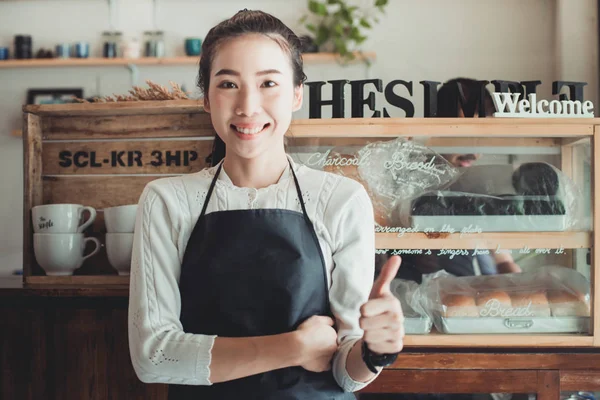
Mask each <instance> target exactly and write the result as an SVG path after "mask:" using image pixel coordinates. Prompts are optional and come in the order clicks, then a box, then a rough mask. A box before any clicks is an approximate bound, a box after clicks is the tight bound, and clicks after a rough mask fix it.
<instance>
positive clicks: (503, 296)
mask: <svg viewBox="0 0 600 400" xmlns="http://www.w3.org/2000/svg"><path fill="white" fill-rule="evenodd" d="M490 300H497V301H498V302H500V304H501V305H502V306H503V307H510V306H511V305H512V302H511V301H510V296H509V295H508V293H506V292H504V291H502V290H494V291H490V292H483V293H479V294H477V297H476V300H475V302H476V304H477V306H478V307H482V306H485V305H486V304H487V303H488V301H490Z"/></svg>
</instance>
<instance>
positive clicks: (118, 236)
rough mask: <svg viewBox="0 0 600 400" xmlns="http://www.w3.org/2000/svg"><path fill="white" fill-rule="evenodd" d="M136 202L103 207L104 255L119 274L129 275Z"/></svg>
mask: <svg viewBox="0 0 600 400" xmlns="http://www.w3.org/2000/svg"><path fill="white" fill-rule="evenodd" d="M136 213H137V204H130V205H126V206H118V207H109V208H105V209H104V224H105V225H106V255H107V256H108V262H109V263H110V265H112V267H113V268H114V269H116V270H117V272H118V273H119V275H129V271H130V270H131V252H132V250H133V231H134V229H135V217H136Z"/></svg>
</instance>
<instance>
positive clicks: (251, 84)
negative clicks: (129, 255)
mask: <svg viewBox="0 0 600 400" xmlns="http://www.w3.org/2000/svg"><path fill="white" fill-rule="evenodd" d="M301 106H302V86H299V87H295V86H294V79H293V71H292V66H291V63H290V56H289V55H288V53H287V52H285V51H284V50H283V49H282V48H281V47H280V46H279V44H277V42H275V40H273V39H271V38H269V37H267V36H265V35H259V34H247V35H244V36H241V37H238V38H234V39H230V40H227V41H225V42H224V43H222V44H221V45H219V48H218V49H217V51H216V53H215V57H214V59H213V62H212V66H211V72H210V84H209V88H208V96H207V97H205V99H204V108H205V110H206V111H207V112H209V113H210V114H211V119H212V123H213V126H214V128H215V130H216V131H217V134H218V135H219V136H220V137H221V139H223V141H224V142H225V144H226V146H227V157H228V158H230V157H231V158H239V159H246V160H248V159H255V158H257V157H274V156H280V155H281V154H280V153H278V152H284V146H283V137H284V135H285V133H286V132H287V130H288V128H289V126H290V123H291V120H292V112H293V111H297V110H298V109H299V108H300V107H301Z"/></svg>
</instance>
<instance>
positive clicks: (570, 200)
mask: <svg viewBox="0 0 600 400" xmlns="http://www.w3.org/2000/svg"><path fill="white" fill-rule="evenodd" d="M461 172H462V174H461V175H460V177H459V178H458V179H457V180H456V182H454V183H453V184H452V186H451V187H450V188H448V190H444V191H439V190H438V191H431V192H428V193H424V194H423V195H421V196H419V197H416V198H414V199H413V200H412V203H411V206H410V215H411V217H410V219H411V223H410V224H411V226H413V227H419V226H421V227H425V226H426V227H429V228H433V229H434V230H437V229H438V228H439V227H441V226H444V225H446V226H449V227H451V228H453V229H455V230H457V231H460V229H461V228H462V227H464V226H469V225H470V224H475V225H477V226H479V227H480V228H481V230H482V231H493V232H503V231H565V230H569V229H579V228H581V227H582V223H583V222H584V220H585V218H583V217H582V215H581V213H582V210H583V209H584V207H583V206H582V200H583V197H582V196H581V194H580V190H579V188H578V187H577V186H576V185H575V183H574V182H573V181H572V180H571V179H570V178H569V177H567V176H566V175H565V174H563V173H562V172H561V171H560V170H558V169H557V168H555V167H554V166H552V165H550V164H547V163H543V162H535V163H525V164H522V165H520V166H519V167H517V168H513V166H511V165H507V164H503V165H478V166H473V167H469V168H466V169H461ZM584 228H585V227H584Z"/></svg>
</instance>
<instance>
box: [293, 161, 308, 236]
mask: <svg viewBox="0 0 600 400" xmlns="http://www.w3.org/2000/svg"><path fill="white" fill-rule="evenodd" d="M288 162H289V163H290V170H291V171H292V176H293V177H294V183H295V184H296V192H297V193H298V200H299V201H300V206H301V207H302V214H304V218H305V219H306V221H307V222H308V223H309V224H311V225H312V222H311V221H310V219H309V218H308V213H307V212H306V206H305V205H304V198H303V197H302V190H300V184H299V183H298V178H297V177H296V173H295V172H294V168H293V167H292V162H291V161H290V160H288Z"/></svg>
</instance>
